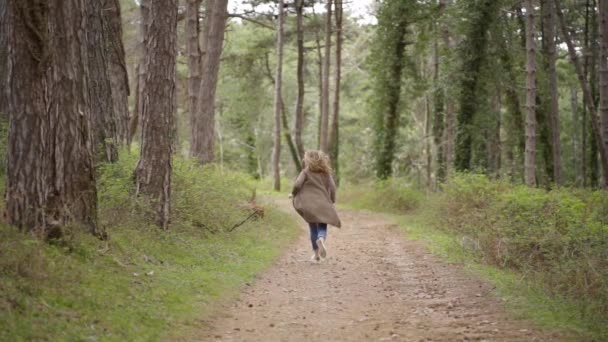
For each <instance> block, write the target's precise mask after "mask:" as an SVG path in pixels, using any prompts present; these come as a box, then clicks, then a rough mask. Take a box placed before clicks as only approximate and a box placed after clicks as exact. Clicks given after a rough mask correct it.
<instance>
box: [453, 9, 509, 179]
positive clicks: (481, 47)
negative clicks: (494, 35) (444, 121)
mask: <svg viewBox="0 0 608 342" xmlns="http://www.w3.org/2000/svg"><path fill="white" fill-rule="evenodd" d="M499 5H500V1H495V0H473V1H466V2H463V8H462V13H463V15H464V16H465V18H466V20H465V21H463V23H464V26H465V27H464V29H463V30H464V39H463V41H462V42H461V43H460V45H459V52H460V59H461V63H462V65H461V73H460V74H459V77H460V94H459V95H458V103H459V106H460V110H459V111H458V134H457V138H456V161H455V164H456V169H458V170H460V171H464V170H471V168H472V166H473V165H471V158H472V151H473V137H474V131H475V127H474V123H475V122H474V118H475V114H476V113H477V111H478V110H479V106H480V100H481V97H480V96H479V94H478V90H479V88H478V86H479V82H480V72H481V70H482V67H483V65H484V64H485V62H486V57H487V50H488V29H489V27H490V25H491V24H492V22H493V20H494V19H495V17H496V11H497V10H498V6H499Z"/></svg>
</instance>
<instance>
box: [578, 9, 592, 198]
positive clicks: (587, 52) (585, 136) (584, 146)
mask: <svg viewBox="0 0 608 342" xmlns="http://www.w3.org/2000/svg"><path fill="white" fill-rule="evenodd" d="M590 7H591V1H590V0H587V1H586V2H585V28H584V43H583V44H584V46H583V75H584V76H585V79H587V80H588V79H589V62H590V60H591V58H590V57H591V53H590V49H589V26H590V25H589V22H590V20H589V17H590V15H591V11H590ZM591 97H593V96H591ZM586 100H587V99H586V97H585V96H584V92H583V111H582V123H581V134H582V135H581V138H582V144H581V151H580V152H579V153H581V159H582V161H581V166H582V172H583V187H586V186H587V183H588V182H587V164H588V163H587V154H588V153H587V150H588V148H587V146H588V144H589V143H588V134H587V128H588V127H587V126H588V125H587V122H588V121H589V120H587V104H586V103H585V101H586Z"/></svg>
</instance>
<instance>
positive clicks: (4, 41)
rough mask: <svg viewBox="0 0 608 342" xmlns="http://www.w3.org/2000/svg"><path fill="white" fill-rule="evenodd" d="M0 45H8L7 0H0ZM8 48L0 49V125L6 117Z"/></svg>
mask: <svg viewBox="0 0 608 342" xmlns="http://www.w3.org/2000/svg"><path fill="white" fill-rule="evenodd" d="M0 32H3V33H2V34H0V46H7V45H8V11H7V0H0ZM8 95H9V94H8V49H6V48H2V49H0V120H1V121H2V122H1V123H0V125H4V121H6V120H7V119H8Z"/></svg>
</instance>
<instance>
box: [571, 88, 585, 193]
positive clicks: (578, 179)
mask: <svg viewBox="0 0 608 342" xmlns="http://www.w3.org/2000/svg"><path fill="white" fill-rule="evenodd" d="M570 107H571V110H572V127H573V130H572V169H573V170H574V184H575V185H577V186H580V185H582V184H583V181H582V178H583V176H582V174H583V173H582V170H581V157H580V151H581V150H580V147H579V129H580V123H579V118H578V91H577V89H576V88H575V87H571V88H570Z"/></svg>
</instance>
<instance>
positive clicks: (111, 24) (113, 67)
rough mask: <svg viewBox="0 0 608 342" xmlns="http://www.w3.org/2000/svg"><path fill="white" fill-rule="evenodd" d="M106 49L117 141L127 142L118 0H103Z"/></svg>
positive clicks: (126, 81)
mask: <svg viewBox="0 0 608 342" xmlns="http://www.w3.org/2000/svg"><path fill="white" fill-rule="evenodd" d="M102 11H103V12H102V13H103V17H104V25H105V32H106V33H107V37H106V51H107V54H108V64H109V65H108V73H109V75H110V83H111V88H112V104H113V106H114V115H115V121H116V131H117V137H118V141H119V143H123V144H128V143H129V120H130V117H129V94H130V89H129V75H128V72H127V64H126V56H125V47H124V44H123V40H122V34H123V31H122V20H121V11H120V1H119V0H104V1H103V7H102Z"/></svg>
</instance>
